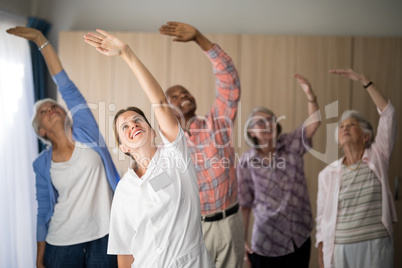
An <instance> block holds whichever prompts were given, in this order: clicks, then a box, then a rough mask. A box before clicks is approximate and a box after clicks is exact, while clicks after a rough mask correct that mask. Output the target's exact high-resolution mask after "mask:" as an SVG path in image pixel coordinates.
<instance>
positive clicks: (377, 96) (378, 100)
mask: <svg viewBox="0 0 402 268" xmlns="http://www.w3.org/2000/svg"><path fill="white" fill-rule="evenodd" d="M367 83H369V82H367ZM365 85H367V84H365ZM366 90H367V92H368V94H369V95H370V97H371V99H372V100H373V102H374V104H375V106H377V107H378V108H379V109H380V111H382V110H384V109H385V107H387V105H388V101H387V99H386V98H385V96H384V95H383V94H382V92H381V91H380V90H379V89H378V88H377V86H376V85H375V84H374V83H373V84H371V85H370V86H369V87H368V88H367V89H366Z"/></svg>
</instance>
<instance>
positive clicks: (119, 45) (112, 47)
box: [84, 29, 127, 56]
mask: <svg viewBox="0 0 402 268" xmlns="http://www.w3.org/2000/svg"><path fill="white" fill-rule="evenodd" d="M96 31H97V33H88V34H86V35H84V39H85V42H86V43H88V44H90V45H91V46H93V47H95V48H96V50H98V51H99V52H100V53H102V54H104V55H106V56H120V55H121V53H122V51H123V49H124V48H125V47H126V46H127V44H126V43H124V42H123V41H121V40H120V39H118V38H117V37H116V36H114V35H112V34H110V33H108V32H106V31H103V30H100V29H97V30H96Z"/></svg>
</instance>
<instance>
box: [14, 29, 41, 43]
mask: <svg viewBox="0 0 402 268" xmlns="http://www.w3.org/2000/svg"><path fill="white" fill-rule="evenodd" d="M7 33H9V34H13V35H16V36H19V37H22V38H25V39H27V40H31V41H36V40H37V39H38V38H39V37H40V36H41V35H43V34H42V32H41V31H39V30H37V29H34V28H28V27H21V26H17V27H14V28H10V29H8V30H7Z"/></svg>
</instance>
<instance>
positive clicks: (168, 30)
mask: <svg viewBox="0 0 402 268" xmlns="http://www.w3.org/2000/svg"><path fill="white" fill-rule="evenodd" d="M159 32H160V33H161V34H165V35H170V36H175V35H177V33H176V26H168V25H163V26H162V27H161V28H159Z"/></svg>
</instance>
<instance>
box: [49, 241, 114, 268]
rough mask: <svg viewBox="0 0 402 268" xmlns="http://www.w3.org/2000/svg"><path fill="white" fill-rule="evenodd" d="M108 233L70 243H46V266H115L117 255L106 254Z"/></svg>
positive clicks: (101, 267)
mask: <svg viewBox="0 0 402 268" xmlns="http://www.w3.org/2000/svg"><path fill="white" fill-rule="evenodd" d="M108 240H109V235H106V236H104V237H102V238H99V239H97V240H93V241H89V242H85V243H81V244H76V245H71V246H53V245H50V244H48V243H46V249H45V267H46V268H95V267H96V268H117V256H115V255H107V254H106V252H107V243H108Z"/></svg>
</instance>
